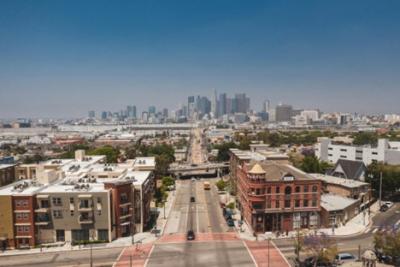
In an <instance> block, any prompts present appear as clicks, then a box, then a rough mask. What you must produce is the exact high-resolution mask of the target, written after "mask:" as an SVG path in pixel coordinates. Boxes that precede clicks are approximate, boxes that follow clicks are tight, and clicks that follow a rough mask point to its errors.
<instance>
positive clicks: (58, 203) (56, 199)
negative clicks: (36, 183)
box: [52, 197, 62, 206]
mask: <svg viewBox="0 0 400 267" xmlns="http://www.w3.org/2000/svg"><path fill="white" fill-rule="evenodd" d="M52 202H53V205H55V206H61V205H62V202H61V198H59V197H53V199H52Z"/></svg>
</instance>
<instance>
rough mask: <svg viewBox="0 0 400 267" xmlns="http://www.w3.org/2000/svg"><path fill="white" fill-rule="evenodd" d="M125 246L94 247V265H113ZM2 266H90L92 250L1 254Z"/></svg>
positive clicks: (97, 266) (0, 261)
mask: <svg viewBox="0 0 400 267" xmlns="http://www.w3.org/2000/svg"><path fill="white" fill-rule="evenodd" d="M122 249H123V248H106V249H93V250H92V253H93V257H92V258H93V266H96V267H100V266H101V267H108V266H112V265H113V263H114V262H115V260H116V259H117V257H118V255H119V254H120V253H121V251H122ZM0 266H1V267H3V266H4V267H9V266H14V267H26V266H40V267H61V266H65V267H66V266H81V267H86V266H88V267H89V266H90V250H89V249H85V250H78V251H76V250H74V251H60V252H49V253H41V254H25V255H13V256H1V258H0Z"/></svg>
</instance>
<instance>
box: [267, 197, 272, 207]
mask: <svg viewBox="0 0 400 267" xmlns="http://www.w3.org/2000/svg"><path fill="white" fill-rule="evenodd" d="M270 208H271V199H267V209H270Z"/></svg>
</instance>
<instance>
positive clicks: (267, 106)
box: [262, 99, 270, 113]
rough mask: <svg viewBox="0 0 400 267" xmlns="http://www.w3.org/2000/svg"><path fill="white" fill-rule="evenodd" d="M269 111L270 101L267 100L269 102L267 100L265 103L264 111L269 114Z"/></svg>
mask: <svg viewBox="0 0 400 267" xmlns="http://www.w3.org/2000/svg"><path fill="white" fill-rule="evenodd" d="M269 109H270V101H269V100H268V99H267V100H265V101H264V102H263V109H262V111H263V112H266V113H268V112H269Z"/></svg>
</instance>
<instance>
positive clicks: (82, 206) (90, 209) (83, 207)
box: [78, 205, 93, 212]
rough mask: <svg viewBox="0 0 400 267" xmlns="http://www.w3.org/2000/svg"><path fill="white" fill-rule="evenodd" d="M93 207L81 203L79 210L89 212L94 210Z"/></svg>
mask: <svg viewBox="0 0 400 267" xmlns="http://www.w3.org/2000/svg"><path fill="white" fill-rule="evenodd" d="M92 209H93V207H92V206H91V205H79V207H78V211H80V212H88V211H92Z"/></svg>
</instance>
